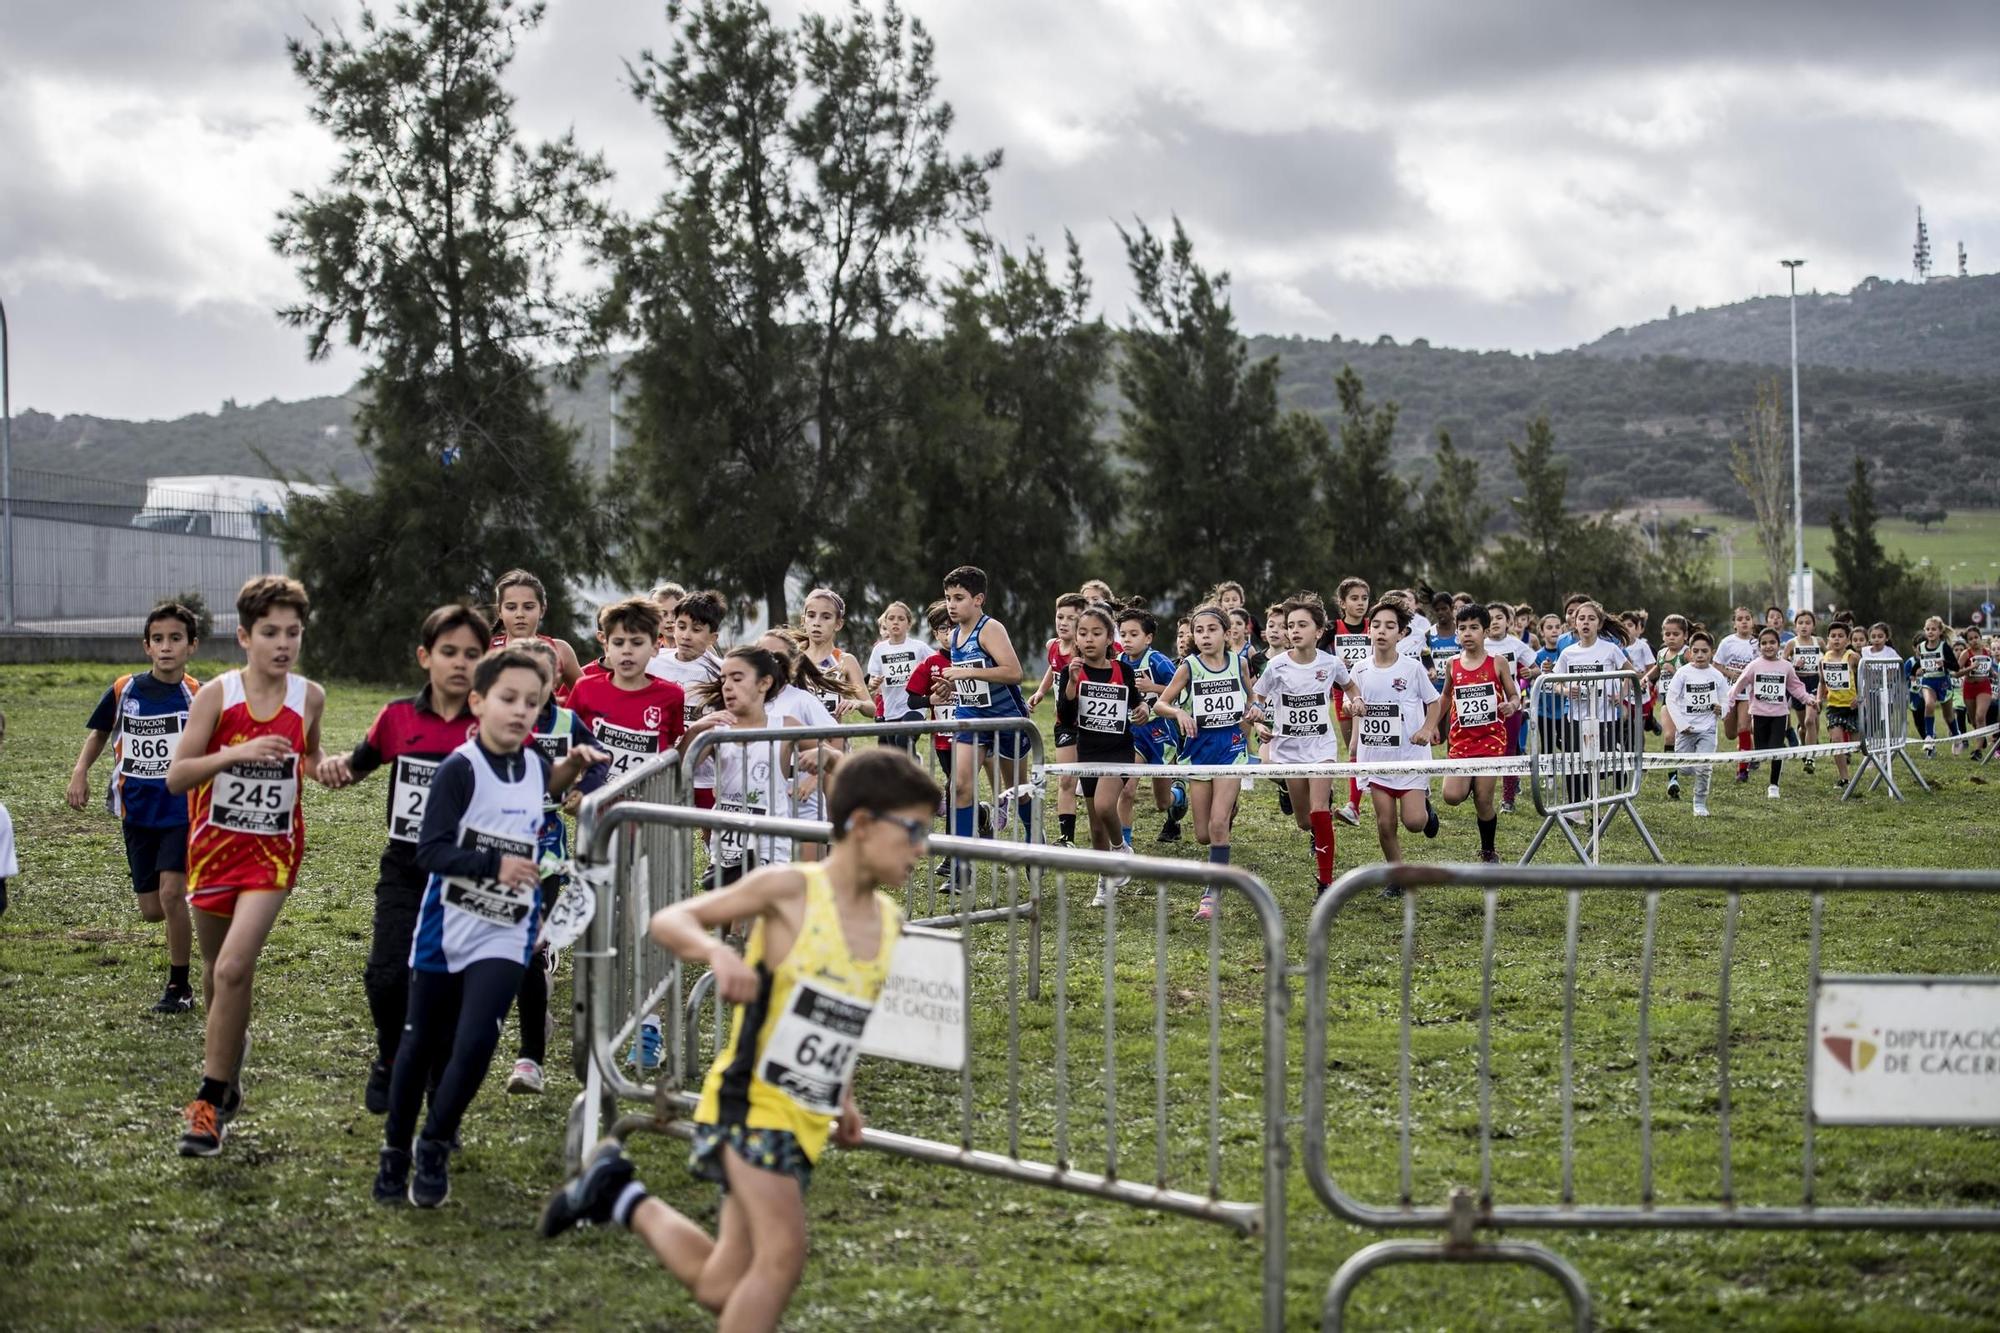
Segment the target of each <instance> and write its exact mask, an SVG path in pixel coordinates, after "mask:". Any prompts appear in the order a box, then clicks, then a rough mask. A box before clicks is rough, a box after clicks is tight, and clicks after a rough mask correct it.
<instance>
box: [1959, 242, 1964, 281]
mask: <svg viewBox="0 0 2000 1333" xmlns="http://www.w3.org/2000/svg"><path fill="white" fill-rule="evenodd" d="M1958 276H1959V277H1961V278H1962V277H1964V276H1965V242H1964V241H1960V242H1959V243H1958Z"/></svg>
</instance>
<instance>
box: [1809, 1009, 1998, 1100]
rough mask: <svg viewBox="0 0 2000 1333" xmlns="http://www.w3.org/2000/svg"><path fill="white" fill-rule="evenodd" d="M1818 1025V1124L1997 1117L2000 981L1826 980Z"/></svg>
mask: <svg viewBox="0 0 2000 1333" xmlns="http://www.w3.org/2000/svg"><path fill="white" fill-rule="evenodd" d="M1816 1028H1817V1030H1816V1031H1815V1032H1814V1033H1813V1038H1812V1039H1813V1099H1812V1100H1813V1105H1812V1112H1813V1118H1814V1119H1815V1120H1816V1121H1818V1122H1819V1123H1820V1124H1822V1125H1992V1124H2000V979H1996V978H1974V977H1940V978H1938V979H1936V980H1919V979H1917V978H1904V977H1884V978H1880V979H1874V978H1858V977H1828V978H1825V979H1822V980H1821V981H1820V983H1819V1014H1818V1019H1817V1023H1816Z"/></svg>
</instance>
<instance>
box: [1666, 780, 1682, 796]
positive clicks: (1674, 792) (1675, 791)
mask: <svg viewBox="0 0 2000 1333" xmlns="http://www.w3.org/2000/svg"><path fill="white" fill-rule="evenodd" d="M1680 798H1681V775H1680V774H1678V773H1676V774H1674V775H1673V776H1672V777H1670V778H1668V779H1667V799H1668V800H1670V801H1678V800H1679V799H1680Z"/></svg>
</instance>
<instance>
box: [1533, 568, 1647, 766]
mask: <svg viewBox="0 0 2000 1333" xmlns="http://www.w3.org/2000/svg"><path fill="white" fill-rule="evenodd" d="M1570 624H1571V626H1572V627H1573V634H1574V637H1573V638H1572V639H1571V640H1570V642H1569V644H1568V645H1567V646H1565V647H1564V648H1563V650H1562V651H1561V652H1559V653H1557V654H1556V661H1555V666H1554V668H1553V669H1552V671H1551V674H1553V675H1558V676H1562V675H1573V674H1591V673H1596V672H1603V671H1627V670H1630V669H1631V661H1630V659H1628V658H1627V657H1626V656H1625V650H1624V648H1623V647H1621V646H1620V645H1619V644H1618V643H1617V641H1616V640H1614V639H1611V638H1608V637H1603V638H1601V637H1599V636H1600V635H1601V634H1603V632H1604V630H1605V628H1606V625H1605V620H1604V608H1603V607H1601V606H1599V605H1598V604H1597V603H1596V602H1594V601H1591V600H1590V599H1589V598H1588V597H1586V598H1584V599H1583V600H1582V601H1580V602H1577V603H1576V604H1575V605H1574V606H1573V608H1572V610H1571V613H1570ZM1569 688H1570V690H1571V694H1570V697H1569V698H1568V699H1567V700H1566V701H1565V709H1564V712H1565V715H1566V716H1567V718H1568V719H1569V725H1568V726H1567V727H1566V728H1565V732H1566V739H1567V744H1566V745H1565V747H1564V748H1566V749H1569V750H1571V751H1577V750H1583V751H1585V752H1589V751H1590V750H1592V749H1594V750H1595V751H1596V752H1597V753H1599V754H1608V753H1610V752H1611V751H1614V750H1619V749H1623V748H1624V745H1623V742H1624V740H1625V732H1624V730H1623V729H1622V728H1621V727H1619V726H1618V725H1617V723H1618V716H1619V713H1620V711H1621V710H1623V709H1627V708H1636V707H1638V701H1637V700H1636V699H1634V698H1632V697H1631V696H1630V695H1629V694H1627V693H1626V691H1625V688H1624V686H1623V684H1622V683H1620V682H1617V681H1600V682H1582V683H1579V684H1576V685H1573V686H1571V687H1569ZM1593 727H1594V728H1596V735H1595V736H1594V737H1593V738H1592V739H1594V741H1595V745H1594V746H1593V745H1591V743H1590V742H1589V741H1586V740H1585V739H1584V736H1585V731H1586V729H1588V728H1593ZM1565 785H1566V787H1567V788H1568V795H1569V799H1570V800H1571V801H1579V800H1582V799H1583V797H1584V796H1585V795H1586V794H1587V792H1588V791H1589V785H1590V784H1589V779H1588V778H1587V777H1586V776H1585V775H1584V774H1582V773H1573V774H1572V775H1571V776H1570V777H1569V778H1568V780H1567V782H1566V784H1565Z"/></svg>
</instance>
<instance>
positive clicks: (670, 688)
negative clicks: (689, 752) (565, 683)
mask: <svg viewBox="0 0 2000 1333" xmlns="http://www.w3.org/2000/svg"><path fill="white" fill-rule="evenodd" d="M569 708H570V711H571V712H573V713H575V714H576V715H577V718H578V719H579V720H580V721H581V722H582V723H583V725H584V726H586V727H588V728H590V732H591V734H592V735H593V736H595V737H596V738H597V746H598V748H599V749H601V750H603V751H605V752H606V753H607V754H609V755H610V756H611V772H610V779H611V780H613V781H615V780H616V779H618V778H619V777H621V776H623V775H624V774H625V773H627V772H630V771H631V770H632V769H635V768H637V767H638V766H639V765H641V764H643V763H645V762H646V761H647V760H649V759H651V758H653V756H655V755H660V754H665V753H666V752H667V751H669V750H671V749H673V748H674V744H675V742H677V741H679V740H680V738H681V734H682V733H683V732H685V731H686V730H687V694H686V693H685V692H684V691H683V690H682V689H681V687H680V686H678V685H676V684H674V683H673V682H672V681H670V680H661V679H660V678H659V677H658V676H647V677H646V683H645V684H644V685H642V686H640V687H639V688H638V689H636V690H621V689H619V688H618V682H617V681H615V680H613V679H612V678H611V677H609V676H597V677H593V678H586V679H583V680H579V681H577V683H576V686H575V688H573V689H571V690H570V692H569Z"/></svg>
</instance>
